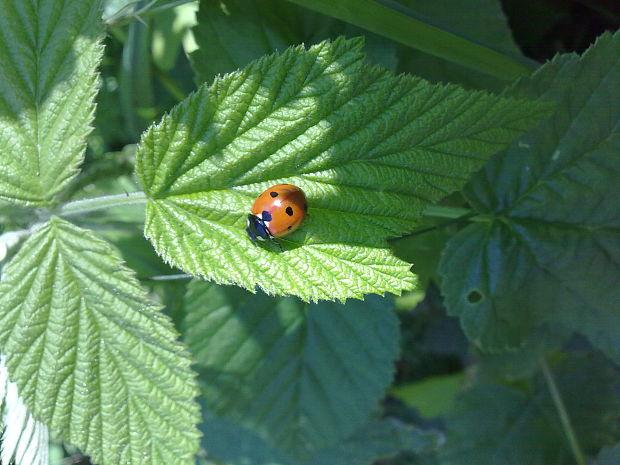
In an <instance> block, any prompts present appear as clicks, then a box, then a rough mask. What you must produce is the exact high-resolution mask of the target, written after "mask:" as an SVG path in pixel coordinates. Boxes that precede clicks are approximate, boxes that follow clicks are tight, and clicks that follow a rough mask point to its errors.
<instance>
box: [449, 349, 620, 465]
mask: <svg viewBox="0 0 620 465" xmlns="http://www.w3.org/2000/svg"><path fill="white" fill-rule="evenodd" d="M554 371H555V376H556V382H557V385H558V387H559V389H560V393H561V395H562V397H563V400H564V404H565V406H566V409H567V411H568V415H569V417H570V418H571V421H572V424H573V427H574V429H575V433H576V435H577V437H578V438H579V441H580V443H581V446H582V447H583V449H584V451H585V452H586V453H596V451H598V449H599V448H600V447H601V445H603V444H608V443H609V442H611V441H613V440H614V439H616V440H617V438H618V437H619V436H618V435H619V434H620V431H619V429H618V424H617V420H616V418H617V415H618V413H620V403H619V401H618V396H617V395H616V393H615V391H614V387H615V385H616V384H617V383H618V381H619V379H618V374H617V373H616V372H615V370H614V368H613V366H611V364H609V363H608V362H606V361H605V360H604V359H603V358H602V357H595V356H583V357H576V358H569V359H567V360H566V361H564V362H563V363H562V364H561V365H560V366H558V367H557V369H555V370H554ZM447 427H448V433H447V437H448V439H447V443H446V447H445V449H444V450H443V451H442V459H443V461H442V463H446V464H450V465H459V464H463V465H471V464H473V463H484V464H485V465H513V464H514V465H523V464H528V465H568V464H572V463H574V458H573V457H572V454H571V451H570V447H569V445H568V442H567V440H566V437H565V436H564V432H563V430H562V426H561V424H560V420H559V417H558V413H557V411H556V409H555V406H554V404H553V400H552V399H551V396H550V394H549V390H548V388H547V386H546V384H545V381H544V379H543V377H542V376H537V377H536V379H535V380H534V381H533V382H532V384H531V386H528V387H527V388H523V387H512V386H507V385H504V384H483V385H478V386H476V387H474V388H472V389H470V390H469V391H466V392H465V393H463V394H462V395H461V396H460V398H459V399H458V401H457V403H456V405H455V408H454V409H453V411H452V412H450V413H449V415H448V417H447Z"/></svg>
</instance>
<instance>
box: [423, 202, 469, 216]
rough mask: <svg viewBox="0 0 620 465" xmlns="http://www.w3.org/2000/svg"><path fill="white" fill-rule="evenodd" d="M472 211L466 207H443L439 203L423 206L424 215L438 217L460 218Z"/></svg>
mask: <svg viewBox="0 0 620 465" xmlns="http://www.w3.org/2000/svg"><path fill="white" fill-rule="evenodd" d="M470 213H472V211H471V210H469V209H468V208H457V207H443V206H441V205H429V206H427V207H425V208H424V211H423V212H422V214H423V215H424V216H436V217H438V218H460V217H462V216H465V215H468V214H470Z"/></svg>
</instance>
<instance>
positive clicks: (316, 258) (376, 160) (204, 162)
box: [136, 40, 546, 300]
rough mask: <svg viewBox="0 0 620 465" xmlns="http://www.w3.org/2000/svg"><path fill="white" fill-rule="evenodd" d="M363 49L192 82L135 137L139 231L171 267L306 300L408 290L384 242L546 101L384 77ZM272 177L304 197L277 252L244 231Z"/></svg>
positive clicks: (300, 55) (410, 281)
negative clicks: (188, 92)
mask: <svg viewBox="0 0 620 465" xmlns="http://www.w3.org/2000/svg"><path fill="white" fill-rule="evenodd" d="M361 47H362V42H361V41H360V40H336V41H334V42H322V43H321V44H319V45H317V46H314V47H311V48H310V49H309V50H305V49H304V48H302V47H296V48H291V49H288V50H287V51H286V52H285V53H283V54H282V55H272V56H268V57H265V58H263V59H261V60H259V61H256V62H253V63H252V64H251V65H249V66H248V67H247V68H245V69H244V70H243V71H240V72H237V73H233V74H230V75H226V76H224V77H222V78H220V79H217V80H216V81H215V82H214V83H213V85H212V86H211V87H205V86H203V87H201V88H200V89H199V90H198V91H197V92H196V93H195V94H194V95H193V96H191V97H190V98H188V99H187V100H185V101H184V102H183V103H181V104H180V105H179V106H177V107H175V108H174V109H173V110H172V112H171V113H170V114H169V115H167V116H166V117H164V119H163V120H162V122H161V123H159V124H157V125H155V126H153V127H152V128H151V129H150V130H149V131H148V132H147V133H146V134H145V135H144V136H143V138H142V141H141V144H140V148H139V150H138V154H137V167H136V169H137V173H138V175H139V177H140V179H141V181H142V184H143V186H144V190H145V192H146V194H147V196H148V197H149V201H148V203H147V219H146V228H145V234H146V236H147V237H148V238H149V239H150V240H151V242H152V243H153V245H154V246H155V249H156V250H157V251H158V253H159V254H160V255H161V256H162V257H163V258H164V259H165V260H166V261H167V262H169V263H171V264H173V265H175V266H177V267H179V268H181V269H183V270H184V271H186V272H188V273H191V274H193V275H195V276H200V277H204V278H207V279H212V280H215V281H217V282H219V283H223V284H227V283H234V284H237V285H240V286H242V287H245V288H247V289H250V290H254V289H255V288H256V287H257V286H260V287H261V288H262V289H264V290H265V291H266V292H268V293H271V294H275V293H277V294H294V295H297V296H299V297H301V298H302V299H305V300H318V299H345V298H347V297H361V295H363V294H367V293H378V294H383V293H384V292H394V293H400V292H401V291H402V290H405V289H411V288H413V287H414V285H415V278H414V276H413V274H412V273H411V272H410V270H409V268H410V265H409V264H408V263H405V262H403V261H401V260H399V259H397V258H396V257H394V256H393V254H392V252H391V250H390V249H389V248H388V245H387V243H386V239H387V238H390V237H395V236H399V235H401V234H402V233H403V232H405V231H408V230H411V229H412V228H413V227H414V226H415V225H416V223H417V220H418V218H419V217H420V215H421V212H422V209H423V208H424V206H425V205H427V204H428V203H429V202H433V201H436V200H438V199H439V198H441V197H443V196H445V195H446V194H448V193H450V192H453V191H455V190H457V189H459V188H460V187H461V186H462V185H463V184H464V183H465V182H466V180H467V179H468V175H469V173H470V172H471V171H473V170H475V169H477V168H479V167H480V166H481V165H482V164H484V162H485V161H486V160H487V159H488V157H489V156H490V155H492V154H493V153H495V152H496V151H498V150H500V149H501V148H503V147H504V146H505V145H506V144H507V143H508V142H509V141H510V140H511V139H512V138H513V137H514V136H516V135H517V134H519V132H521V131H522V130H525V129H526V128H528V127H530V126H531V125H532V124H534V123H535V122H536V121H537V120H538V119H539V118H540V117H541V116H542V115H543V114H544V113H545V112H546V108H545V106H543V105H539V104H536V103H533V102H528V101H525V100H511V99H501V98H498V97H495V96H492V95H489V94H486V93H481V92H466V91H463V90H462V89H460V88H458V87H455V86H433V85H430V84H429V83H427V82H426V81H423V80H421V79H416V78H412V77H409V76H394V75H392V74H390V73H389V72H387V71H385V70H383V69H381V68H379V67H376V66H370V65H368V64H366V63H364V60H363V55H362V53H361ZM279 182H287V183H291V184H295V185H297V186H299V187H301V188H302V189H303V190H304V191H305V192H306V195H307V198H308V202H309V211H308V213H309V217H308V218H307V219H306V221H305V222H304V224H303V225H302V227H301V228H300V230H298V231H297V232H296V233H294V234H293V235H291V236H289V237H287V238H286V239H285V240H282V241H281V244H282V246H283V248H284V249H285V250H284V252H283V253H280V252H279V251H278V249H277V247H265V248H263V247H257V246H255V245H254V244H252V243H251V242H250V240H249V238H248V237H247V234H246V233H245V231H244V227H245V221H246V217H247V214H248V212H249V210H250V206H251V204H252V202H253V200H254V199H255V198H256V197H257V196H258V195H259V194H260V193H261V192H262V191H263V190H264V189H266V188H268V187H269V186H270V185H273V184H276V183H279Z"/></svg>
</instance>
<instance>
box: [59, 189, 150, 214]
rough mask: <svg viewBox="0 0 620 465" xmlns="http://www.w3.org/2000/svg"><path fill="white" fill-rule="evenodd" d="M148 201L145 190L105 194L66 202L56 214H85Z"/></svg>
mask: <svg viewBox="0 0 620 465" xmlns="http://www.w3.org/2000/svg"><path fill="white" fill-rule="evenodd" d="M146 201H147V198H146V194H145V193H144V192H131V193H125V194H116V195H105V196H103V197H93V198H90V199H83V200H75V201H73V202H69V203H66V204H64V205H62V206H61V207H60V209H59V210H58V211H57V212H56V214H57V215H58V216H62V217H66V216H74V215H84V214H87V213H91V212H94V211H97V210H107V209H108V208H112V207H120V206H125V205H136V204H144V203H146Z"/></svg>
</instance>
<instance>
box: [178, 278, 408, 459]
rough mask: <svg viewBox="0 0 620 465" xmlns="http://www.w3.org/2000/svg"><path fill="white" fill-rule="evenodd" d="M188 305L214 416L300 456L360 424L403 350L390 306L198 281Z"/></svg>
mask: <svg viewBox="0 0 620 465" xmlns="http://www.w3.org/2000/svg"><path fill="white" fill-rule="evenodd" d="M185 308H186V311H187V317H186V319H185V322H184V328H185V331H184V335H185V338H186V342H187V344H188V346H189V347H190V350H191V351H192V353H193V354H194V357H195V359H196V362H197V368H196V369H197V370H198V371H199V373H200V374H201V378H200V379H201V380H202V381H203V383H202V384H203V386H202V393H203V397H204V399H205V404H206V406H207V408H208V409H209V411H211V412H213V413H214V414H216V415H218V416H221V417H224V418H227V419H229V420H232V421H234V422H236V423H238V424H240V425H242V426H245V427H247V428H250V429H251V430H253V431H255V432H256V433H257V434H258V435H259V436H261V437H263V438H264V439H266V440H267V441H268V442H269V443H270V444H272V445H275V446H277V447H278V448H280V449H281V450H282V451H284V452H286V453H287V454H290V455H292V456H293V457H304V456H309V455H310V454H311V453H313V452H316V451H317V450H319V449H322V448H325V447H328V446H333V445H334V444H337V443H338V442H340V441H342V440H343V439H345V438H346V437H347V436H349V435H350V434H352V433H353V432H354V431H355V430H356V429H357V428H359V427H361V426H362V425H363V424H364V423H365V422H366V421H367V420H368V417H369V416H370V413H371V411H372V410H373V409H374V408H375V407H376V406H377V403H378V402H379V400H380V398H381V396H382V395H383V394H384V392H385V390H386V389H387V386H388V384H389V383H390V381H391V379H392V374H393V369H394V368H393V363H394V361H395V360H396V358H397V357H398V353H399V345H398V320H397V319H396V316H395V315H394V313H393V312H392V311H391V304H390V303H389V300H384V299H380V298H378V297H376V296H374V297H368V298H367V299H366V301H364V302H359V301H351V302H350V303H348V304H347V305H346V306H343V305H340V304H337V303H330V302H322V303H320V304H307V303H304V302H301V301H300V300H298V299H295V298H292V297H287V298H282V297H281V298H271V297H268V296H266V295H265V294H262V293H261V294H257V295H252V294H250V293H249V292H247V291H244V290H242V289H239V288H237V287H228V286H226V287H224V286H219V285H216V284H212V283H205V282H203V281H194V282H192V283H191V284H190V286H189V291H188V294H187V296H186V299H185Z"/></svg>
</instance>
